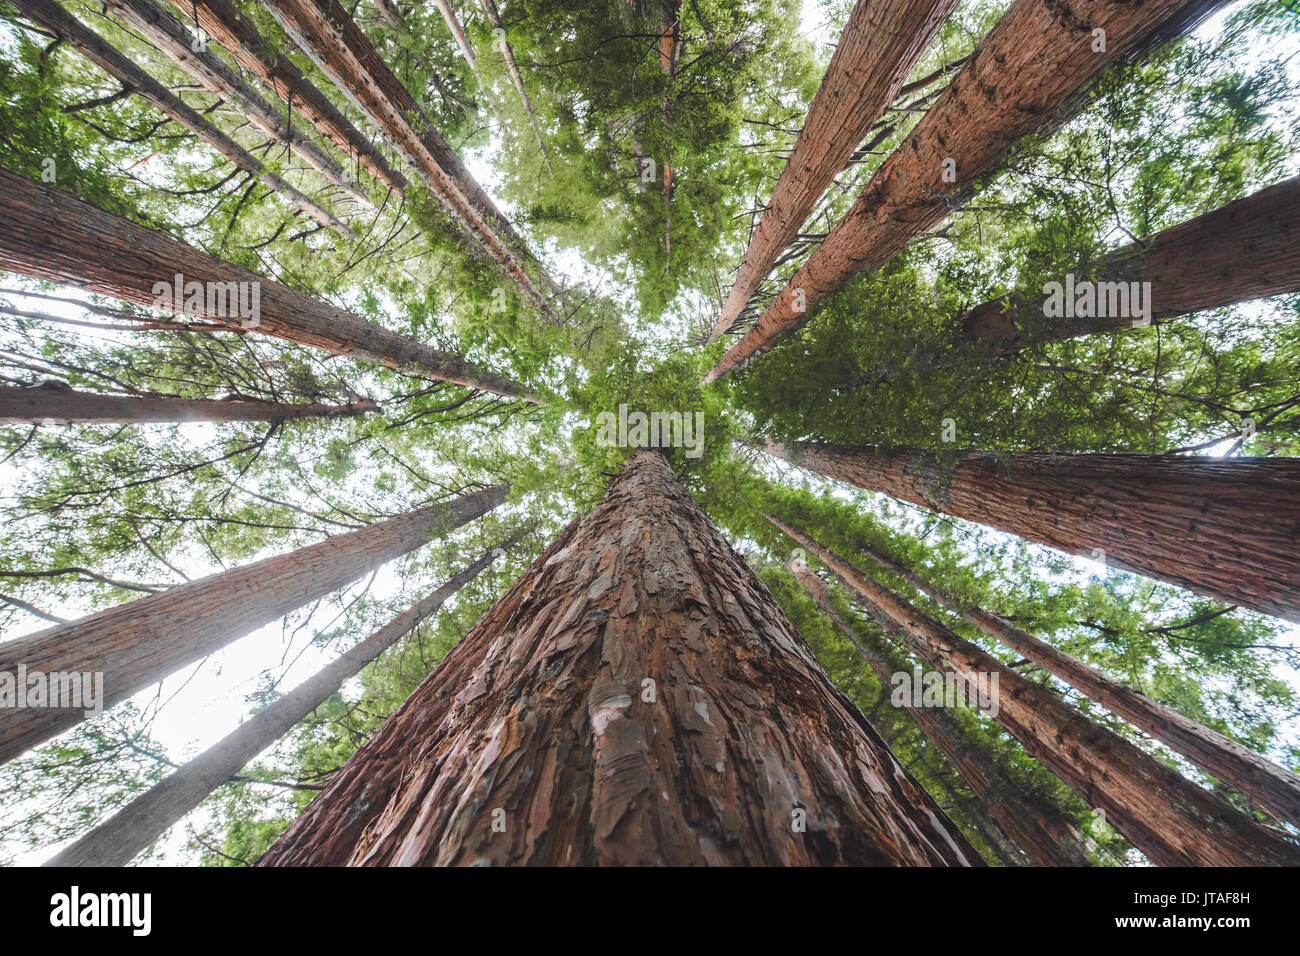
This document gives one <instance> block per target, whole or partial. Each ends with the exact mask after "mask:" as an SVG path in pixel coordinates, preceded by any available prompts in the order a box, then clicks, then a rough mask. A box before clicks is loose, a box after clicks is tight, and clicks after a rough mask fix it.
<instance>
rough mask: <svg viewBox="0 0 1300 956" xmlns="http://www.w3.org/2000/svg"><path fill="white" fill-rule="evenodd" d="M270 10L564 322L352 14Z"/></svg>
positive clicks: (506, 230)
mask: <svg viewBox="0 0 1300 956" xmlns="http://www.w3.org/2000/svg"><path fill="white" fill-rule="evenodd" d="M266 7H267V10H268V11H269V12H270V13H271V14H272V15H273V16H274V17H275V18H276V21H277V22H278V23H279V24H280V26H282V27H283V28H284V30H285V32H287V33H288V34H289V35H290V36H291V37H292V38H293V40H294V42H295V43H297V44H298V46H299V47H301V48H302V50H303V52H305V53H306V54H307V55H308V56H310V57H311V58H312V60H313V61H314V62H315V63H316V65H317V66H319V67H320V69H321V70H322V71H323V72H324V73H325V74H326V75H327V76H329V77H330V79H332V80H333V81H334V83H335V84H336V85H337V86H338V87H339V89H340V90H342V91H344V92H345V93H346V94H347V95H348V97H349V98H350V99H352V101H353V102H354V103H356V105H357V106H358V108H360V109H361V111H362V112H364V113H365V114H366V115H367V116H369V117H370V118H371V120H373V121H374V122H375V123H376V124H378V126H379V127H380V128H381V129H382V130H384V132H385V133H387V134H388V135H389V136H390V137H392V139H393V142H394V143H395V144H396V145H397V147H398V148H399V149H400V150H401V151H402V152H403V153H405V154H406V156H407V158H408V159H410V160H411V162H412V163H413V164H414V166H415V167H416V168H417V169H419V170H420V171H421V172H422V173H423V174H424V176H425V177H426V179H427V181H428V184H429V186H430V188H431V189H432V190H433V191H434V192H435V193H436V194H437V196H438V197H439V199H441V200H442V202H443V203H444V205H446V207H447V209H448V210H449V211H450V212H451V213H452V215H453V216H455V217H456V219H457V220H458V221H459V222H460V223H461V224H462V225H463V226H464V228H465V229H466V231H467V232H468V234H469V235H470V236H471V238H472V239H473V240H474V241H476V242H477V243H478V244H479V245H481V246H482V248H483V249H485V250H486V251H487V253H488V255H489V256H491V258H492V259H493V260H494V261H495V262H497V263H498V264H499V265H500V266H501V267H502V269H504V270H505V272H506V273H507V274H508V275H509V276H510V277H511V278H512V279H513V280H514V282H515V284H516V285H518V286H519V288H520V290H521V291H522V292H523V293H524V295H525V296H526V297H527V298H529V299H531V300H532V301H533V302H534V303H535V304H536V305H537V307H538V308H539V309H540V310H541V311H542V313H543V314H544V315H546V316H547V317H548V318H550V319H551V320H552V321H556V322H558V321H559V319H558V316H557V315H556V314H555V312H554V311H553V310H552V309H551V305H550V302H549V301H548V300H547V299H546V297H545V296H544V295H543V294H542V292H541V290H540V289H539V288H538V287H537V285H536V283H534V282H533V280H532V278H531V277H530V276H529V275H528V273H527V272H525V271H524V268H523V265H522V264H521V263H520V261H519V260H518V258H517V256H516V255H515V252H514V251H513V249H512V248H511V245H522V243H521V242H520V240H519V237H518V236H517V235H516V234H515V232H514V230H513V229H512V228H511V227H510V224H509V222H508V221H507V220H506V218H505V216H503V215H502V214H501V212H500V210H498V209H497V207H496V204H495V203H493V202H492V199H491V197H489V196H488V194H487V193H486V192H484V191H483V188H482V187H481V186H480V185H479V184H478V183H477V182H475V181H474V178H473V177H472V176H471V175H470V174H469V171H468V170H467V169H466V168H465V166H464V164H463V163H462V162H461V161H460V157H459V156H457V155H456V153H455V151H454V150H453V149H452V148H451V146H450V145H448V143H447V141H446V140H445V139H443V138H442V136H441V135H440V134H439V133H438V131H437V130H436V129H435V128H434V126H433V123H432V121H430V119H429V117H428V116H427V115H426V114H425V112H424V111H423V110H422V109H421V108H420V106H419V104H418V103H417V102H416V101H415V99H414V98H413V97H412V96H411V94H410V93H409V92H408V91H407V89H406V88H405V87H404V86H403V85H402V83H401V81H400V80H398V78H397V77H396V76H394V75H393V72H392V71H391V70H390V69H389V68H388V65H387V64H386V63H384V61H383V58H382V57H381V56H380V55H379V52H378V51H377V50H376V49H375V48H374V47H373V46H372V45H371V43H370V41H369V39H367V38H366V35H365V34H364V33H362V32H361V29H360V28H359V27H358V26H357V25H356V24H355V23H354V22H353V21H352V18H351V17H349V16H348V15H347V12H346V11H345V10H344V9H343V8H342V7H341V6H339V5H337V4H333V3H327V5H326V6H322V5H320V4H318V3H317V2H315V0H268V2H267V4H266ZM502 236H504V237H505V240H503V239H502ZM506 240H508V241H509V242H510V245H508V244H507V241H506Z"/></svg>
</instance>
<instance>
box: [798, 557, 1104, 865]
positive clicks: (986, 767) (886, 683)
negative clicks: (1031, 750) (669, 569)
mask: <svg viewBox="0 0 1300 956" xmlns="http://www.w3.org/2000/svg"><path fill="white" fill-rule="evenodd" d="M794 575H795V577H797V578H798V579H799V583H800V584H802V585H803V586H804V590H806V591H807V592H808V594H809V595H810V596H811V597H812V598H813V599H814V600H815V601H816V602H817V605H818V606H819V607H820V608H821V609H822V612H823V613H825V614H826V616H827V617H829V618H830V619H831V622H832V623H833V624H834V625H835V628H836V630H838V631H839V632H840V633H841V634H843V635H844V636H845V637H846V638H847V639H848V641H849V642H850V643H851V644H852V645H853V647H854V649H855V650H856V651H857V652H858V656H859V657H861V658H862V659H863V660H864V661H866V662H867V664H869V665H870V666H871V669H872V670H873V671H875V672H876V676H877V677H879V678H880V683H881V685H882V686H883V687H884V688H885V689H886V691H888V690H889V688H891V687H892V686H893V683H892V681H893V675H894V674H895V673H897V671H898V668H897V667H894V666H891V665H890V663H889V661H887V660H886V659H885V656H884V654H883V653H882V652H881V651H880V650H879V649H877V648H873V647H871V646H870V645H869V644H867V643H866V642H865V641H863V640H862V639H861V638H860V637H859V636H858V635H857V633H856V632H855V631H854V629H853V626H852V625H851V624H849V622H848V621H846V620H844V618H843V617H841V616H840V614H839V612H837V611H836V610H835V608H834V606H833V605H832V604H831V601H830V594H829V592H828V590H827V587H826V584H825V582H823V581H822V580H821V578H819V577H817V576H816V575H815V574H813V573H812V572H811V571H808V570H796V571H794ZM906 709H907V713H908V715H909V716H911V718H912V719H913V720H914V721H916V724H917V726H918V727H920V728H921V733H923V734H924V735H925V737H926V739H928V740H929V741H930V742H931V743H933V744H934V745H935V747H937V748H938V750H939V752H940V753H942V754H943V755H944V757H945V758H947V760H948V762H949V763H951V764H952V766H953V768H954V769H955V770H956V771H957V773H958V774H959V775H960V776H961V778H962V780H964V781H965V782H966V785H967V786H968V787H970V790H971V793H973V794H974V795H975V798H976V802H977V803H978V804H979V805H980V806H981V807H982V808H983V810H984V812H985V813H987V814H988V815H989V817H990V819H991V820H992V821H993V823H994V824H996V826H997V827H998V829H999V830H1001V831H1002V833H1003V835H1004V836H1005V838H1006V839H1007V840H1009V841H1010V842H1011V844H1012V845H1013V846H1014V847H1016V848H1017V849H1018V850H1020V851H1021V852H1022V853H1023V854H1024V855H1025V857H1026V858H1027V859H1028V861H1029V862H1030V863H1031V864H1033V865H1034V866H1087V865H1088V864H1089V860H1088V854H1087V851H1086V850H1085V849H1084V847H1083V839H1082V834H1081V833H1080V832H1079V830H1078V828H1077V827H1075V825H1074V824H1073V823H1071V822H1070V821H1069V820H1068V819H1066V817H1065V816H1064V815H1062V813H1061V811H1060V810H1058V809H1057V808H1056V807H1054V806H1052V805H1051V804H1050V803H1048V802H1047V801H1046V800H1043V799H1042V798H1040V797H1038V796H1036V795H1035V794H1031V793H1025V792H1024V791H1023V790H1022V789H1021V788H1019V787H1017V786H1016V785H1015V784H1014V783H1013V782H1012V781H1011V780H1010V779H1008V778H1007V776H1006V774H1005V773H1004V772H1003V771H1002V770H1001V768H999V767H998V766H997V764H996V763H994V762H993V761H992V760H990V759H989V757H988V756H987V755H986V754H985V753H983V752H982V751H980V750H978V749H976V748H972V747H970V746H967V745H966V744H965V743H964V742H963V734H962V731H961V727H960V726H959V725H958V723H957V721H956V719H954V718H953V717H952V715H951V714H949V713H948V712H947V711H946V710H945V709H943V708H942V707H913V706H907V708H906Z"/></svg>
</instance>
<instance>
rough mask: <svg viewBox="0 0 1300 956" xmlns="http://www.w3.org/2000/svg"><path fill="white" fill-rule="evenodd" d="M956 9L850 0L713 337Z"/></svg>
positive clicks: (910, 0)
mask: <svg viewBox="0 0 1300 956" xmlns="http://www.w3.org/2000/svg"><path fill="white" fill-rule="evenodd" d="M955 6H956V0H921V2H917V0H887V2H883V3H882V2H870V3H869V2H868V0H857V2H856V3H855V4H854V5H853V9H852V11H850V13H849V18H848V21H847V22H846V23H845V25H844V31H843V32H842V33H841V34H840V39H839V43H838V44H836V46H835V53H834V54H833V55H832V56H831V62H830V65H829V66H828V67H827V69H826V75H825V77H823V78H822V83H821V86H820V87H819V88H818V90H817V95H816V96H815V97H813V101H812V105H811V106H810V107H809V108H808V116H807V118H805V120H804V124H803V128H802V129H801V130H800V131H799V135H798V137H796V139H795V141H794V150H793V152H791V153H790V158H789V159H788V160H787V161H786V164H785V169H783V170H782V171H781V178H780V179H778V180H777V182H776V187H775V188H774V189H773V190H772V198H771V199H770V200H769V201H768V204H767V209H766V210H764V212H763V218H762V219H760V220H759V223H758V228H757V229H755V230H754V235H753V236H752V237H751V238H750V240H749V248H747V249H746V250H745V256H744V258H743V259H742V260H741V263H740V269H739V271H738V272H737V273H736V281H735V283H734V284H733V285H732V287H731V292H730V293H729V294H728V295H727V299H726V301H725V302H724V303H723V305H722V313H721V315H719V316H718V320H717V322H716V323H715V324H714V326H713V329H712V330H711V331H710V332H709V336H708V341H710V342H712V341H713V340H714V339H716V338H717V337H718V336H719V335H721V334H722V333H723V332H726V331H727V330H728V329H730V328H731V327H732V325H733V324H734V323H735V322H736V320H737V318H738V317H739V316H740V313H741V311H742V310H743V309H744V308H745V305H746V303H747V302H748V301H749V298H750V296H752V295H753V294H754V290H755V289H757V288H758V284H759V283H760V282H762V281H763V279H764V278H765V277H766V276H767V274H768V273H769V272H771V271H772V267H773V266H774V265H775V264H776V260H777V258H778V257H779V256H780V255H781V252H782V251H783V250H784V249H785V248H786V247H787V246H789V245H790V243H791V242H792V241H793V240H794V238H795V237H796V236H797V235H798V233H799V229H800V227H801V226H803V224H804V222H805V220H807V218H808V215H809V214H810V213H811V212H812V210H813V207H814V206H815V205H816V204H817V200H818V199H819V198H821V195H822V194H823V193H824V192H826V189H827V188H828V187H829V186H830V184H831V182H832V181H834V179H835V177H836V176H837V175H839V173H840V172H841V171H842V170H843V169H844V165H845V163H847V162H848V160H849V157H850V156H852V155H853V151H854V150H855V149H857V148H858V146H859V145H860V144H861V143H862V139H863V137H865V136H866V135H867V131H868V130H870V129H871V127H872V125H873V124H874V123H875V122H876V120H878V119H880V117H881V114H882V113H884V111H885V107H887V106H888V105H889V104H890V103H892V102H893V101H894V99H895V98H896V97H897V96H898V93H899V90H900V89H901V88H902V85H903V81H904V80H906V79H907V74H908V73H909V72H910V71H911V69H912V67H913V66H915V65H916V61H917V60H918V59H920V57H921V54H922V53H924V52H925V48H926V47H927V46H928V45H929V43H930V41H931V40H932V39H933V38H934V35H935V34H936V33H937V32H938V30H939V27H940V26H942V25H943V22H944V20H946V19H947V18H948V14H950V13H951V12H952V9H953V7H955Z"/></svg>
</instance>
